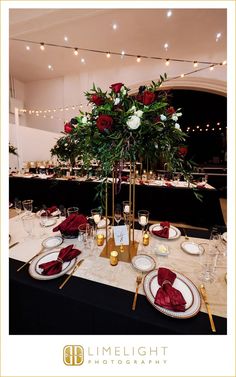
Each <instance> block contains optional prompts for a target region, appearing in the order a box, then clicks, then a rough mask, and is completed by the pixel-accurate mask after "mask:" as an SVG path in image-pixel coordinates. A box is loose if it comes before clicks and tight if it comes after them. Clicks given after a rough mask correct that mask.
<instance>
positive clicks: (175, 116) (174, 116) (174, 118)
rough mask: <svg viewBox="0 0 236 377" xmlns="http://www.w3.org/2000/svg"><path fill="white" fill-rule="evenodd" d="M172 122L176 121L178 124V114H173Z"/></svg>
mask: <svg viewBox="0 0 236 377" xmlns="http://www.w3.org/2000/svg"><path fill="white" fill-rule="evenodd" d="M171 119H172V120H174V121H175V122H177V120H178V117H177V115H176V114H173V115H172V117H171Z"/></svg>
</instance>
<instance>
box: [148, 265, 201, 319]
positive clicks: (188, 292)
mask: <svg viewBox="0 0 236 377" xmlns="http://www.w3.org/2000/svg"><path fill="white" fill-rule="evenodd" d="M173 272H174V273H175V274H176V279H175V281H174V284H173V287H174V288H176V289H178V290H179V291H180V292H181V293H182V295H183V297H184V299H185V301H186V306H185V308H186V310H185V312H175V311H173V310H169V309H166V308H163V307H162V306H159V305H156V304H155V302H154V301H155V297H156V294H157V291H158V289H159V288H160V286H159V284H158V278H157V276H158V270H153V271H151V272H149V273H148V274H147V275H146V276H145V278H144V282H143V289H144V292H145V294H146V297H147V299H148V301H149V302H150V303H151V304H152V305H153V306H154V308H155V309H157V310H158V311H160V312H161V313H163V314H165V315H167V316H169V317H173V318H179V319H186V318H190V317H194V316H195V315H196V314H197V313H198V312H199V310H200V307H201V297H200V294H199V291H198V289H197V287H196V286H195V284H193V282H192V281H191V280H189V279H188V278H187V277H186V276H184V275H182V274H180V273H179V272H176V271H173Z"/></svg>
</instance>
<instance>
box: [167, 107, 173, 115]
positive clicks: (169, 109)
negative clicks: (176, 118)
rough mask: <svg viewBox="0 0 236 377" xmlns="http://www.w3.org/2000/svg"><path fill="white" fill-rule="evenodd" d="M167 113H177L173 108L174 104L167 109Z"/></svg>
mask: <svg viewBox="0 0 236 377" xmlns="http://www.w3.org/2000/svg"><path fill="white" fill-rule="evenodd" d="M166 112H167V114H168V115H172V114H174V113H175V109H174V108H173V106H170V107H169V108H168V109H167V110H166Z"/></svg>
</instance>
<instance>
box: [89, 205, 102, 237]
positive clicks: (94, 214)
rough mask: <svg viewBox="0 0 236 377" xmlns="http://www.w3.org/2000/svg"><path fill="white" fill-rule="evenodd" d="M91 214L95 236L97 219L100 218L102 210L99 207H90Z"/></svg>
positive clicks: (99, 219)
mask: <svg viewBox="0 0 236 377" xmlns="http://www.w3.org/2000/svg"><path fill="white" fill-rule="evenodd" d="M91 215H92V218H93V221H94V236H95V237H96V235H97V226H98V223H99V221H101V218H102V210H101V209H100V208H98V209H92V210H91Z"/></svg>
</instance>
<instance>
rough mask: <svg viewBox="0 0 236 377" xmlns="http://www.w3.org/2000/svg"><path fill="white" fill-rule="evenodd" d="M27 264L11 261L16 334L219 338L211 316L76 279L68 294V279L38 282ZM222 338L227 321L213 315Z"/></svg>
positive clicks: (202, 234)
mask: <svg viewBox="0 0 236 377" xmlns="http://www.w3.org/2000/svg"><path fill="white" fill-rule="evenodd" d="M188 234H189V235H190V236H195V237H197V236H199V237H208V235H209V234H208V232H202V231H199V230H193V231H191V230H189V231H188ZM21 265H22V262H20V261H17V260H14V259H10V265H9V267H10V328H9V332H10V334H12V335H13V334H22V335H23V334H33V335H40V334H42V335H46V334H48V335H50V334H58V335H63V334H101V335H102V334H103V335H106V334H110V335H111V334H119V335H129V334H134V335H138V334H151V335H155V334H167V335H168V334H173V335H180V334H182V335H203V334H211V335H213V333H212V331H211V328H210V322H209V318H208V315H207V314H205V313H201V312H199V313H198V314H197V315H196V316H195V317H193V318H189V319H185V320H181V319H174V318H171V317H167V316H165V315H163V314H162V313H160V312H159V311H157V310H156V309H155V308H154V307H153V306H152V305H151V304H150V303H149V302H148V301H147V299H146V297H145V296H143V295H138V301H137V306H136V310H135V311H132V310H131V306H132V302H133V297H134V293H132V292H128V291H126V290H123V289H118V288H114V287H110V286H107V285H104V284H100V283H95V282H93V281H89V280H86V279H82V278H78V277H72V278H71V279H70V281H69V282H68V283H67V284H66V285H65V287H64V288H63V289H62V290H59V289H58V287H59V285H60V284H61V282H62V281H63V280H64V279H65V277H64V276H62V277H61V278H58V279H53V280H49V281H40V280H34V279H32V278H31V277H30V275H29V274H28V271H27V268H24V269H23V270H21V271H19V272H17V271H16V270H17V268H18V267H19V266H21ZM213 317H214V322H215V325H216V330H217V332H216V334H217V335H219V334H226V333H227V320H226V319H225V318H222V317H219V316H213Z"/></svg>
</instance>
